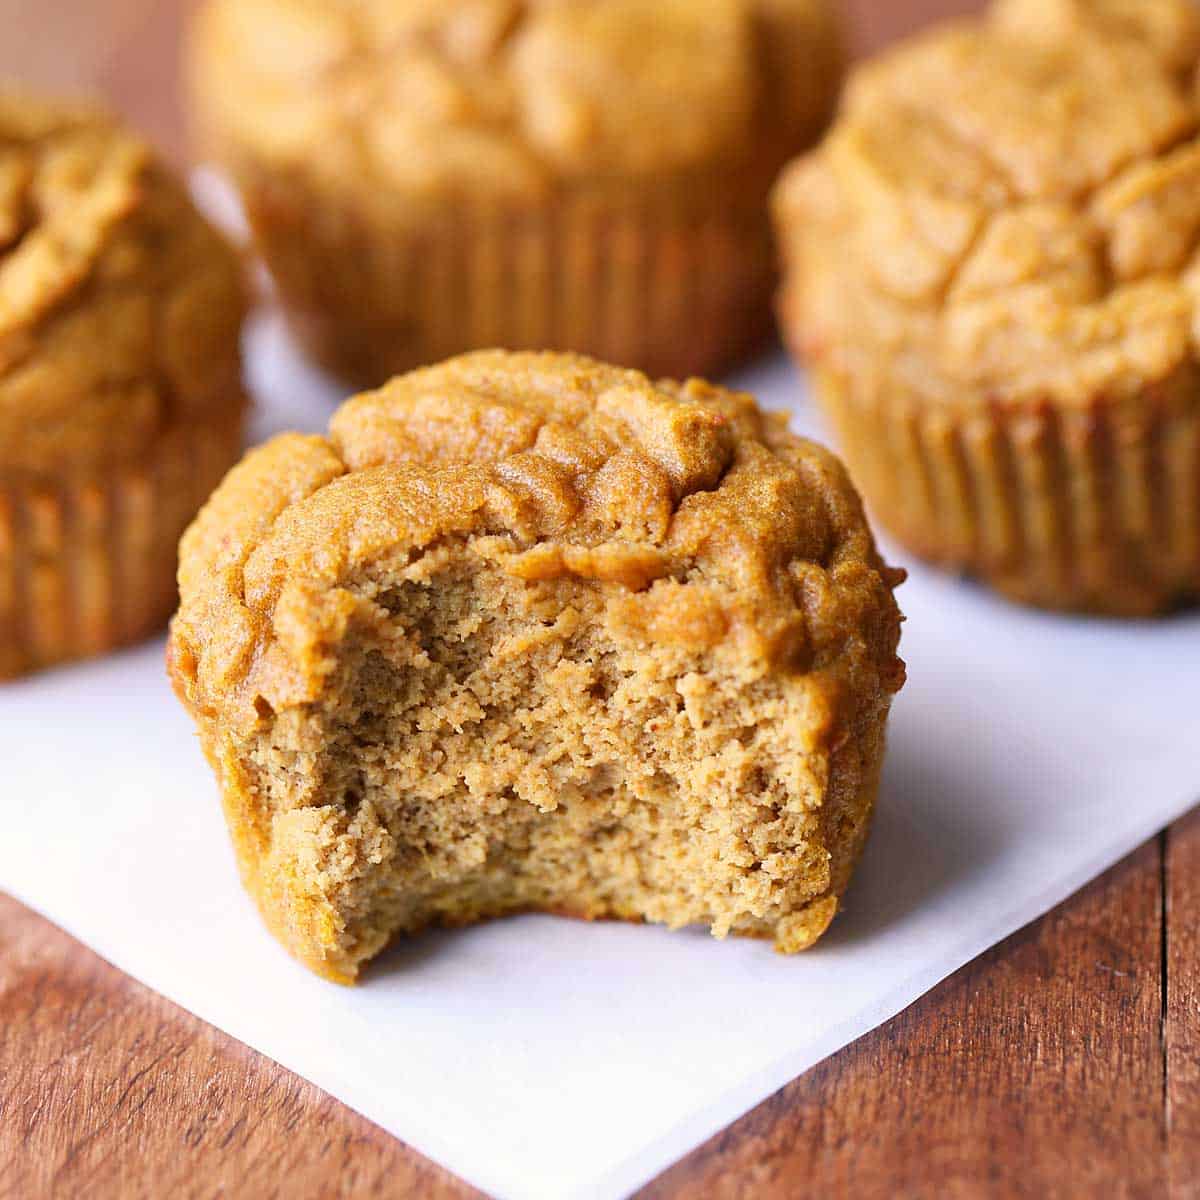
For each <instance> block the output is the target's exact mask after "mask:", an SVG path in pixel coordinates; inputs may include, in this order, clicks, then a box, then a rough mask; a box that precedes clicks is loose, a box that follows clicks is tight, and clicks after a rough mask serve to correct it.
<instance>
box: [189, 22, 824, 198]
mask: <svg viewBox="0 0 1200 1200" xmlns="http://www.w3.org/2000/svg"><path fill="white" fill-rule="evenodd" d="M195 33H196V36H195V38H194V43H193V48H194V51H195V54H194V62H193V66H194V71H193V79H194V85H195V89H196V91H197V95H198V98H199V100H200V108H201V111H202V112H203V113H204V114H205V116H206V117H207V124H208V125H210V126H211V127H212V128H213V130H214V131H215V133H216V136H217V139H218V140H221V139H223V138H228V137H229V136H230V135H231V131H233V132H232V137H233V139H234V141H235V142H236V143H238V144H239V145H240V146H241V147H242V148H243V149H248V150H250V151H251V152H252V153H253V154H254V156H255V157H257V158H261V157H264V156H265V157H267V158H269V159H270V160H272V161H273V162H274V163H275V164H276V165H283V166H293V167H303V168H304V169H305V170H306V171H309V172H312V173H317V174H320V173H324V174H325V175H326V176H327V177H329V178H335V179H344V178H347V177H350V178H359V177H361V178H363V179H365V180H366V182H367V183H368V184H369V183H371V182H375V183H377V184H378V185H380V186H382V187H385V188H388V189H391V190H393V191H394V190H395V189H397V188H400V189H403V190H407V191H410V192H411V193H414V194H417V195H419V194H421V193H423V192H425V193H427V192H434V193H437V192H443V191H445V190H447V189H462V190H465V191H468V192H472V191H476V190H480V189H482V190H484V191H486V192H487V193H489V194H500V195H525V194H529V193H536V192H538V191H539V190H542V189H545V188H547V187H548V186H551V185H552V184H553V183H554V182H556V181H564V180H568V181H570V180H573V181H579V180H584V179H587V180H592V181H598V180H604V179H614V178H615V179H618V180H619V179H628V178H629V177H642V178H647V177H656V176H657V177H662V176H667V177H670V176H673V175H676V174H679V173H684V174H689V173H694V172H697V171H711V170H712V169H713V168H715V167H719V166H721V165H726V164H730V163H740V162H745V161H747V160H749V159H755V158H757V157H761V156H763V155H764V153H765V152H766V150H767V149H768V148H770V149H771V150H773V151H774V152H775V154H776V155H779V154H781V153H782V154H785V155H786V154H787V153H795V152H796V151H797V150H799V149H801V148H802V147H803V145H804V144H805V143H806V142H808V141H810V140H811V138H812V137H813V136H814V135H815V134H816V133H817V132H818V131H819V128H820V126H821V125H822V124H823V122H824V120H825V118H826V117H827V115H828V112H829V110H830V107H831V104H832V100H833V95H834V91H835V87H836V80H837V75H838V70H839V62H840V58H839V52H838V43H837V36H836V31H835V28H834V23H833V19H832V16H831V13H830V10H829V6H828V0H569V2H567V0H210V3H209V4H208V6H207V8H206V9H205V10H204V11H203V13H202V15H201V17H200V19H199V22H198V24H197V28H196V31H195ZM774 161H775V165H776V166H777V165H778V158H776V159H775V160H774ZM347 173H350V174H349V176H347Z"/></svg>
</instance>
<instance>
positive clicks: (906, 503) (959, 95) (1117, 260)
mask: <svg viewBox="0 0 1200 1200" xmlns="http://www.w3.org/2000/svg"><path fill="white" fill-rule="evenodd" d="M1198 57H1200V15H1198V10H1196V9H1195V8H1194V6H1193V5H1192V4H1191V3H1189V2H1188V0H1008V2H1003V3H998V4H996V5H995V6H994V7H993V8H992V10H991V11H990V13H989V14H988V15H987V16H986V17H984V18H982V19H975V20H964V21H958V22H954V23H951V24H947V25H944V26H942V27H939V28H935V29H934V30H933V31H932V32H929V33H927V34H924V35H922V36H920V37H917V38H916V39H915V40H912V41H910V42H908V43H906V44H904V45H902V46H901V47H900V48H898V49H896V50H894V51H892V52H890V53H888V54H885V55H884V56H883V57H881V58H879V59H878V60H876V61H874V62H871V63H869V64H867V65H865V66H864V67H863V68H862V69H861V70H860V71H858V72H857V74H856V75H855V77H854V79H853V81H852V83H851V85H850V87H849V89H848V96H847V99H846V101H845V106H844V111H843V112H842V114H841V116H840V117H839V119H838V121H837V122H836V124H835V126H834V128H833V130H832V131H831V132H830V134H829V136H828V138H827V140H826V141H825V143H824V144H823V145H822V147H821V148H820V150H819V151H818V152H816V153H815V154H814V155H812V156H811V157H810V158H808V159H807V160H806V161H802V162H801V163H800V164H799V165H797V166H796V167H795V168H794V169H793V170H791V171H790V172H789V173H788V175H787V176H786V177H785V179H784V181H783V182H782V183H781V185H780V187H779V189H778V192H777V194H776V196H775V207H776V216H777V218H778V228H779V233H780V237H781V240H782V242H783V246H784V251H785V255H786V259H787V278H786V283H785V286H784V290H783V293H782V298H781V305H780V311H781V319H782V322H783V325H784V327H785V329H786V331H787V334H788V336H789V339H790V341H791V343H792V345H793V346H794V347H795V349H796V351H797V352H798V354H799V355H800V356H801V357H802V358H804V359H805V360H806V361H807V362H808V363H809V364H810V365H811V366H812V367H813V368H814V374H815V381H816V389H817V393H818V396H819V397H820V400H821V401H822V402H823V404H824V407H825V409H826V410H827V412H828V413H829V415H830V416H831V417H832V420H833V424H834V425H835V427H836V429H837V432H838V433H839V435H840V438H841V442H842V445H843V447H844V450H845V454H846V458H847V460H848V463H849V466H850V470H851V473H852V475H853V476H854V479H855V482H856V483H857V484H858V485H859V486H860V487H861V488H862V489H863V492H864V494H865V495H866V498H867V501H868V503H869V504H870V505H871V506H872V508H873V510H874V512H875V513H876V514H877V516H878V518H879V520H880V521H881V522H882V523H883V524H884V525H886V526H888V527H889V528H890V529H891V530H892V531H893V532H894V533H895V534H896V536H897V537H898V538H899V539H900V540H902V541H903V542H904V543H905V544H906V545H907V546H908V547H910V548H911V549H912V550H913V551H914V552H916V553H917V554H920V555H922V556H924V557H927V558H930V559H932V560H934V561H936V562H940V563H943V564H946V565H948V566H950V567H954V568H960V569H965V570H967V571H969V572H972V573H974V574H976V575H978V576H980V577H981V578H983V579H984V580H987V581H988V582H990V583H991V584H993V585H994V586H995V587H997V588H999V589H1000V590H1001V591H1003V592H1005V593H1007V594H1008V595H1010V596H1012V597H1015V598H1017V599H1019V600H1024V601H1028V602H1030V603H1033V604H1037V605H1042V606H1046V607H1050V608H1066V609H1078V610H1091V611H1095V612H1099V613H1111V614H1129V615H1137V614H1151V613H1156V612H1159V611H1161V610H1164V609H1168V608H1171V607H1172V606H1175V605H1177V604H1181V603H1184V602H1187V601H1194V600H1195V599H1196V597H1197V595H1198V594H1200V371H1198V352H1197V337H1198V335H1200V325H1198V322H1197V297H1198V294H1200V293H1198V287H1200V267H1198V263H1200V259H1198V258H1197V246H1198V243H1200V139H1198V138H1197V126H1198V124H1200V105H1198V102H1197V95H1198V93H1197V90H1196V64H1197V60H1198Z"/></svg>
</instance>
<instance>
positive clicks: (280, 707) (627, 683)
mask: <svg viewBox="0 0 1200 1200" xmlns="http://www.w3.org/2000/svg"><path fill="white" fill-rule="evenodd" d="M895 582H896V577H895V575H894V574H893V573H892V572H890V571H889V570H888V569H887V568H886V567H884V566H883V564H882V563H881V562H880V560H879V558H878V556H877V554H876V551H875V548H874V544H873V542H872V539H871V535H870V532H869V530H868V528H867V526H866V524H865V521H864V519H863V516H862V511H861V506H860V504H859V501H858V498H857V496H856V494H855V493H854V491H853V489H852V487H851V486H850V484H849V482H848V480H847V478H846V475H845V472H844V470H843V469H842V467H841V466H840V464H838V462H837V461H836V459H834V458H833V457H832V456H831V455H829V454H828V453H827V452H825V451H823V450H822V449H820V448H819V447H817V446H814V445H812V444H811V443H808V442H805V441H803V440H801V439H799V438H796V437H794V436H792V435H791V434H789V433H788V432H787V430H786V428H785V426H784V425H783V423H782V422H781V421H778V420H776V419H775V418H772V417H770V416H768V415H766V414H763V413H762V412H761V411H760V410H759V409H758V408H757V406H756V405H755V404H754V402H753V400H752V399H751V398H750V397H747V396H744V395H738V394H734V393H730V392H727V391H723V390H721V389H718V388H714V387H711V386H709V385H707V384H704V383H701V382H699V381H691V382H689V383H687V384H683V385H677V384H669V383H664V384H657V385H656V384H651V383H650V381H649V380H647V379H646V378H645V377H644V376H642V375H640V374H638V373H636V372H632V371H623V370H618V369H616V368H609V367H604V366H601V365H599V364H596V363H594V362H591V361H590V360H586V359H581V358H575V357H571V356H560V355H539V354H519V355H518V354H504V353H500V352H485V353H478V354H473V355H468V356H465V357H463V358H461V359H457V360H453V361H451V362H449V363H447V364H444V365H442V366H440V367H436V368H431V369H427V370H423V371H418V372H415V373H413V374H411V375H408V376H404V377H401V378H399V379H397V380H394V381H393V382H392V383H391V384H389V385H388V386H386V387H385V388H383V389H381V390H379V391H377V392H373V393H368V394H365V395H362V396H358V397H356V398H354V399H352V400H350V401H349V402H347V403H346V404H345V405H344V406H343V407H342V408H341V409H340V410H339V412H338V413H337V414H336V415H335V416H334V418H333V420H332V422H331V424H330V429H329V434H328V436H327V437H324V438H318V437H299V436H295V435H289V436H285V437H282V438H278V439H276V440H275V441H273V442H271V443H269V444H268V445H267V446H266V447H264V448H262V449H260V450H257V451H255V452H253V453H252V454H251V455H250V456H248V457H247V459H246V460H245V461H244V462H243V463H242V465H241V466H239V467H238V468H236V469H235V471H234V472H232V473H231V475H230V476H229V478H228V479H227V480H226V482H225V484H224V485H223V486H222V487H221V488H220V489H219V490H218V492H217V493H216V495H215V496H214V498H213V500H212V501H211V502H210V504H209V505H208V506H207V507H206V509H205V510H204V511H203V512H202V513H201V515H200V517H199V518H198V520H197V521H196V523H195V524H194V526H193V527H192V529H191V530H190V531H189V533H188V534H187V536H186V537H185V539H184V543H183V547H182V563H181V570H180V583H181V591H182V596H183V603H182V607H181V609H180V612H179V614H178V616H177V618H176V621H175V623H174V626H173V631H172V637H171V645H170V652H169V657H170V665H171V671H172V675H173V678H174V681H175V684H176V687H177V690H178V691H179V693H180V695H181V697H182V698H183V699H184V701H185V703H186V704H187V706H188V707H189V709H190V710H191V711H192V713H193V715H194V716H195V717H196V720H197V722H198V724H199V727H200V731H201V735H202V740H203V743H204V745H205V748H206V751H207V753H208V755H209V758H210V760H211V761H212V762H213V764H214V767H215V768H216V771H217V773H218V776H219V778H220V781H221V785H222V789H223V793H224V797H225V806H226V813H227V816H228V819H229V823H230V827H231V830H232V832H233V836H234V840H235V844H236V847H237V850H238V855H239V861H240V863H241V866H242V871H243V875H244V877H245V879H246V882H247V884H248V886H249V887H250V889H251V891H252V892H253V893H254V894H255V896H256V897H257V899H258V901H259V903H260V906H261V908H262V910H263V912H264V915H265V917H266V919H267V921H268V923H269V924H270V925H271V927H272V929H273V930H274V931H275V932H276V934H277V935H278V936H279V937H280V938H281V939H282V940H283V941H284V942H285V944H286V945H288V946H289V948H290V949H291V950H292V951H293V952H294V953H296V954H297V955H298V956H299V957H300V958H302V959H303V960H304V961H306V962H307V963H308V964H309V965H310V966H312V967H313V968H314V969H316V970H318V971H321V972H322V973H324V974H326V975H329V976H331V977H333V978H338V979H351V978H353V977H354V975H355V974H356V972H357V970H358V967H359V965H360V964H361V963H362V962H364V961H365V960H366V959H368V958H369V957H371V956H372V955H374V954H375V953H377V952H378V951H379V950H380V949H381V948H382V947H383V946H384V945H385V944H386V943H387V941H388V940H390V939H391V938H392V937H393V936H395V935H396V934H397V933H400V932H407V931H415V930H417V929H420V928H422V927H424V926H426V925H428V924H430V923H448V924H454V923H460V922H464V921H470V920H475V919H478V918H480V917H483V916H494V915H500V914H503V913H506V912H513V911H519V910H528V909H537V910H549V911H560V912H566V913H571V914H574V915H579V916H586V917H598V916H618V917H628V918H639V919H647V920H652V921H658V922H663V923H666V924H668V925H671V926H679V925H684V924H689V923H694V922H701V923H705V924H708V925H710V926H711V927H712V929H713V931H714V932H715V933H717V934H724V933H726V932H730V931H732V932H737V933H749V934H755V935H758V936H767V937H774V939H775V941H776V944H777V945H778V946H779V947H780V948H781V949H784V950H795V949H800V948H803V947H804V946H806V945H808V944H810V943H811V942H812V941H813V940H815V938H816V937H817V936H819V935H820V933H821V932H822V931H823V930H824V928H825V926H826V925H827V924H828V922H829V920H830V919H831V918H832V916H833V914H834V911H835V909H836V906H837V898H838V896H839V895H840V894H841V892H842V890H843V889H844V887H845V885H846V882H847V880H848V878H849V875H850V872H851V870H852V868H853V864H854V860H855V859H856V857H857V855H858V852H859V850H860V849H861V845H862V841H863V838H864V837H865V834H866V828H867V824H868V821H869V817H870V812H871V807H872V804H873V800H874V791H875V786H876V783H877V778H878V769H879V763H880V758H881V755H882V748H883V731H884V722H885V719H886V714H887V710H888V707H889V704H890V700H891V696H892V694H893V693H894V691H895V690H896V689H897V688H898V687H899V686H900V683H901V681H902V672H903V668H902V666H901V664H900V663H899V660H898V659H897V658H896V654H895V652H896V646H897V640H898V633H899V613H898V610H897V609H896V606H895V602H894V600H893V598H892V586H893V585H894V583H895Z"/></svg>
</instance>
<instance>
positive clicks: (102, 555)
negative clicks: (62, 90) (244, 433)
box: [0, 98, 245, 678]
mask: <svg viewBox="0 0 1200 1200" xmlns="http://www.w3.org/2000/svg"><path fill="white" fill-rule="evenodd" d="M243 303H244V302H243V295H242V287H241V280H240V266H239V263H238V260H237V258H236V256H235V254H234V253H233V251H232V250H231V249H230V248H229V247H228V246H226V244H225V243H224V242H223V241H222V240H221V239H220V237H219V236H218V235H217V234H216V233H215V232H214V231H213V230H211V229H210V228H209V227H208V226H207V225H206V224H205V223H204V221H203V220H202V219H201V218H200V216H199V215H198V214H197V213H196V212H195V211H194V210H193V209H192V207H191V205H190V203H189V202H188V200H187V197H186V195H185V194H184V193H183V191H182V189H181V188H180V187H179V185H178V184H176V183H175V182H174V181H173V180H171V179H170V178H169V177H168V176H167V175H166V173H165V172H164V171H163V169H162V168H161V167H160V166H159V165H158V164H157V163H156V162H155V161H154V159H153V157H152V156H151V154H150V152H149V151H148V149H147V148H146V147H145V146H144V145H143V144H142V143H141V142H139V141H137V140H136V139H135V138H133V137H131V136H130V135H128V134H127V133H125V132H123V131H122V130H121V129H119V128H118V127H117V126H115V125H114V124H113V123H112V122H110V121H109V120H108V119H107V118H105V117H103V116H101V115H99V114H97V113H94V112H91V111H78V110H69V109H65V108H63V107H61V106H56V105H47V104H44V103H41V102H36V101H33V100H29V99H12V98H9V99H0V678H7V677H11V676H14V675H17V674H20V673H22V672H25V671H29V670H33V669H36V668H39V667H44V666H49V665H51V664H53V663H57V662H62V661H64V660H68V659H73V658H80V657H85V656H88V655H92V654H98V653H100V652H102V651H105V650H108V649H112V648H114V647H116V646H120V645H124V644H127V643H129V642H131V641H134V640H136V639H138V638H140V637H143V636H145V635H147V634H148V633H151V632H153V630H154V629H156V628H159V627H161V626H162V625H164V624H165V623H166V620H167V617H168V616H169V615H170V613H171V610H172V609H173V607H174V605H175V598H176V591H175V582H174V579H175V567H176V562H177V555H176V546H177V542H178V539H179V535H180V533H181V532H182V530H183V529H184V527H185V526H186V525H187V523H188V522H189V521H190V520H191V519H192V517H193V516H194V515H195V513H196V511H197V509H198V508H199V507H200V505H201V504H202V503H203V502H204V500H205V499H206V498H207V496H208V494H209V493H210V492H211V490H212V489H213V487H215V486H216V484H217V483H218V482H219V481H220V479H221V476H222V475H223V474H224V473H225V471H227V470H228V468H229V466H230V464H231V463H232V462H233V461H234V460H235V459H236V457H237V455H238V452H239V449H240V445H241V423H242V413H243V409H244V406H245V399H244V395H243V392H242V387H241V380H240V360H239V351H238V332H239V327H240V322H241V316H242V312H243Z"/></svg>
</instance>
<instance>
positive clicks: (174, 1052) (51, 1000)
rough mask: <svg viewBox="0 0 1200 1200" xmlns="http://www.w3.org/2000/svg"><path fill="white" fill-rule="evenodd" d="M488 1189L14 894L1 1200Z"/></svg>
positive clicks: (4, 950) (0, 910)
mask: <svg viewBox="0 0 1200 1200" xmlns="http://www.w3.org/2000/svg"><path fill="white" fill-rule="evenodd" d="M284 1193H286V1194H287V1195H289V1196H319V1195H354V1196H408V1197H412V1198H413V1200H466V1198H467V1197H474V1196H478V1195H479V1193H477V1192H475V1191H473V1190H472V1189H471V1188H468V1187H467V1186H466V1185H465V1184H463V1183H461V1182H460V1181H459V1180H457V1179H455V1178H454V1177H453V1176H451V1175H449V1174H447V1173H446V1172H445V1171H442V1170H441V1169H439V1168H438V1167H435V1166H434V1165H433V1164H432V1163H430V1162H428V1160H426V1159H424V1158H422V1157H421V1156H420V1155H419V1154H416V1153H415V1152H414V1151H412V1150H410V1149H408V1147H406V1146H404V1145H403V1144H402V1143H400V1142H398V1141H396V1140H395V1139H393V1138H391V1137H389V1136H388V1135H387V1134H385V1133H384V1132H383V1131H382V1130H380V1129H379V1128H378V1127H377V1126H375V1125H372V1124H371V1123H370V1122H369V1121H366V1120H364V1119H363V1118H362V1117H360V1116H358V1115H357V1114H355V1113H353V1112H351V1111H350V1110H349V1109H348V1108H346V1107H345V1106H344V1105H342V1104H339V1103H338V1102H337V1101H335V1100H333V1099H331V1098H330V1097H329V1096H327V1095H325V1094H324V1093H323V1092H321V1091H319V1090H318V1089H317V1088H315V1087H313V1086H312V1085H311V1084H309V1083H306V1082H305V1081H304V1080H302V1079H300V1078H298V1077H297V1076H295V1075H293V1074H292V1073H291V1072H290V1071H285V1070H283V1068H282V1067H279V1066H277V1065H276V1064H275V1063H272V1062H270V1061H269V1060H268V1059H265V1058H263V1057H262V1056H261V1055H259V1054H256V1053H254V1052H253V1051H251V1050H249V1049H247V1048H246V1047H245V1046H242V1045H241V1044H240V1043H238V1042H235V1041H234V1040H233V1039H231V1038H228V1037H226V1036H225V1035H224V1034H221V1033H218V1032H217V1031H216V1030H215V1029H213V1028H212V1027H211V1026H209V1025H206V1024H205V1023H204V1022H203V1021H199V1020H197V1019H196V1018H195V1017H192V1016H190V1015H188V1014H187V1013H185V1012H183V1010H181V1009H179V1008H177V1007H176V1006H175V1005H173V1004H171V1003H169V1002H168V1001H166V1000H164V999H163V998H162V997H161V996H158V995H156V994H155V993H154V992H151V991H150V990H149V989H148V988H145V987H142V985H141V984H138V983H135V982H134V981H133V980H132V979H130V978H129V977H128V976H125V975H122V974H121V973H120V972H119V971H116V970H114V969H113V968H112V967H110V966H109V965H108V964H107V963H105V962H104V961H103V960H102V959H100V958H98V957H97V956H96V955H95V954H93V953H92V952H91V951H90V950H87V949H85V948H84V947H83V946H81V945H80V944H79V943H78V942H76V941H74V940H73V939H71V938H69V937H67V935H66V934H64V933H62V932H61V931H60V930H58V929H55V928H54V926H52V925H50V924H49V923H48V922H46V921H44V920H42V918H41V917H37V916H35V915H34V914H33V913H31V912H29V911H28V910H27V909H23V908H21V907H20V906H19V905H18V904H17V903H16V902H15V901H14V900H11V899H9V898H8V897H5V896H2V895H0V1200H37V1198H39V1197H58V1196H64V1197H85V1196H96V1197H108V1196H120V1197H140V1196H146V1197H151V1196H153V1197H164V1196H189V1195H196V1196H200V1195H204V1196H245V1197H270V1196H277V1195H282V1194H284Z"/></svg>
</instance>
